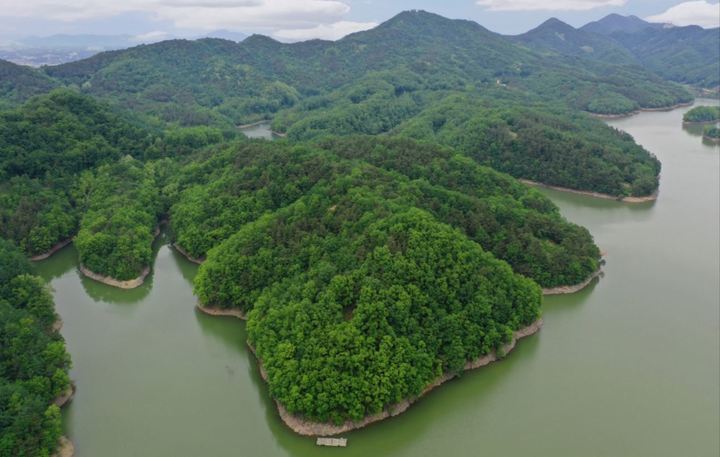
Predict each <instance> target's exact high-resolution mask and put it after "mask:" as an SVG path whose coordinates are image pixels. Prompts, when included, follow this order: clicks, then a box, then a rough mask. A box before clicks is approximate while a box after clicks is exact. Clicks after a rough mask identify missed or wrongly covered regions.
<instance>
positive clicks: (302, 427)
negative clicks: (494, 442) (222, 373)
mask: <svg viewBox="0 0 720 457" xmlns="http://www.w3.org/2000/svg"><path fill="white" fill-rule="evenodd" d="M542 323H543V321H542V319H538V320H536V321H535V322H533V323H532V324H530V325H528V326H527V327H524V328H522V329H520V330H518V331H516V332H515V334H514V335H513V338H512V340H511V341H510V342H509V343H508V344H506V345H505V346H503V348H502V352H503V353H504V354H508V353H509V352H510V351H512V350H513V349H514V348H515V345H516V344H517V341H518V340H520V339H521V338H525V337H526V336H530V335H533V334H535V333H537V332H538V331H539V330H540V328H541V327H542ZM248 347H250V350H251V351H252V352H253V354H255V350H254V348H253V347H252V346H250V345H249V344H248ZM502 357H503V356H498V355H497V354H496V352H491V353H489V354H486V355H484V356H482V357H479V358H477V359H475V360H470V361H468V362H467V363H466V364H465V367H464V371H469V370H474V369H476V368H480V367H483V366H485V365H489V364H490V363H492V362H494V361H496V360H498V359H501V358H502ZM256 358H257V354H256ZM257 360H258V366H259V368H260V375H261V376H262V378H263V379H264V380H265V381H266V382H267V373H265V370H264V369H263V366H262V361H261V360H260V359H259V358H258V359H257ZM458 375H459V373H445V374H443V375H442V376H440V377H438V378H437V379H435V380H434V381H433V382H431V383H430V384H429V385H427V386H426V387H425V389H423V391H422V392H421V393H420V395H418V396H415V397H411V398H408V399H406V400H403V401H401V402H399V403H396V404H394V405H390V406H389V407H387V408H385V409H384V410H383V411H381V412H379V413H376V414H372V415H370V416H366V417H365V418H363V419H360V420H357V421H345V422H344V423H342V424H340V425H336V424H334V423H329V422H313V421H309V420H306V419H304V418H302V417H299V416H296V415H294V414H292V413H290V412H289V411H288V410H287V409H285V407H284V406H283V405H282V404H281V403H280V402H278V401H277V400H276V401H275V405H276V406H277V409H278V413H279V414H280V418H281V419H282V420H283V422H284V423H285V425H287V426H288V427H289V428H290V429H291V430H292V431H294V432H295V433H297V434H299V435H304V436H332V435H338V434H340V433H345V432H349V431H351V430H356V429H359V428H363V427H367V426H368V425H370V424H373V423H375V422H379V421H381V420H383V419H388V418H390V417H395V416H397V415H399V414H402V413H404V412H405V411H407V409H408V408H410V406H411V405H412V404H413V403H415V402H416V401H418V400H420V399H421V398H422V397H424V396H425V395H427V394H428V393H430V392H431V391H432V390H433V389H435V388H436V387H439V386H441V385H442V384H444V383H446V382H447V381H450V380H451V379H453V378H455V377H456V376H458Z"/></svg>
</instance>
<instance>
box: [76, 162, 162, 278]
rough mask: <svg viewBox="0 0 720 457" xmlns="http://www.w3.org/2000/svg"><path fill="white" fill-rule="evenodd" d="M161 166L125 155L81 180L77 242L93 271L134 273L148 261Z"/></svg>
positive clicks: (158, 208) (132, 275) (119, 274)
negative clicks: (144, 163) (80, 215)
mask: <svg viewBox="0 0 720 457" xmlns="http://www.w3.org/2000/svg"><path fill="white" fill-rule="evenodd" d="M163 165H164V164H163V163H162V162H161V163H149V164H146V165H144V166H143V164H142V163H140V162H139V161H137V160H135V159H133V158H131V157H125V158H123V159H122V160H120V161H119V162H116V163H114V164H112V165H103V166H101V167H99V168H98V169H97V171H95V172H94V173H90V172H86V173H85V174H83V175H82V176H81V178H80V184H79V189H78V194H79V195H78V197H77V199H78V201H79V202H81V205H82V206H83V208H84V209H85V210H86V211H85V214H84V215H83V217H82V220H81V222H80V231H79V232H78V235H77V237H76V238H75V246H76V247H77V250H78V253H79V255H80V262H81V263H82V264H83V265H84V266H85V267H87V268H89V269H90V270H91V271H93V272H95V273H99V274H101V275H104V276H110V277H112V278H115V279H118V280H127V279H133V278H135V277H137V276H138V275H139V274H140V272H142V270H143V269H144V268H145V267H146V266H147V265H149V264H150V262H151V260H152V241H153V239H154V231H155V228H156V226H157V224H158V216H159V215H160V214H161V213H162V211H163V208H162V199H161V196H160V190H159V182H158V175H159V174H160V171H159V170H158V169H159V168H162V166H163Z"/></svg>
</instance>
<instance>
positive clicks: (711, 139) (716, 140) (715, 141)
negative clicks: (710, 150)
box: [702, 135, 720, 144]
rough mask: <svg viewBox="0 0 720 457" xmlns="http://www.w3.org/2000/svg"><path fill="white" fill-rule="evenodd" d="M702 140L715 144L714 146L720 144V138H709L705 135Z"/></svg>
mask: <svg viewBox="0 0 720 457" xmlns="http://www.w3.org/2000/svg"><path fill="white" fill-rule="evenodd" d="M702 138H703V140H705V141H709V142H710V143H713V144H718V143H720V138H716V137H711V136H707V135H703V136H702Z"/></svg>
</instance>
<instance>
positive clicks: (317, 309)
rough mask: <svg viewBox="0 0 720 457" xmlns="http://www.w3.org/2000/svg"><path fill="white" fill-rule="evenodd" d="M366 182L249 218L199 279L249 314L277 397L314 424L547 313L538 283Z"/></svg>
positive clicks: (484, 347)
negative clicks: (541, 310) (541, 311)
mask: <svg viewBox="0 0 720 457" xmlns="http://www.w3.org/2000/svg"><path fill="white" fill-rule="evenodd" d="M367 178H368V176H362V175H359V176H355V177H353V178H347V179H344V180H341V181H344V182H343V183H338V186H339V187H338V188H335V187H333V188H331V189H327V190H326V191H325V192H323V193H313V194H312V195H311V196H309V197H307V198H305V199H303V200H301V201H298V202H297V203H295V204H293V205H291V206H290V207H287V208H285V209H282V210H280V211H278V212H277V213H273V214H272V215H268V216H266V217H263V218H260V219H259V220H257V221H255V222H253V223H250V224H248V225H246V226H245V227H243V228H242V229H241V230H240V231H239V232H238V233H237V234H236V235H233V236H232V237H231V238H230V239H228V241H226V242H225V243H223V244H221V245H220V246H218V247H217V248H215V249H214V250H212V251H211V253H210V256H209V259H208V261H207V262H206V263H205V264H203V266H202V267H201V271H200V273H199V275H198V277H197V281H196V291H197V293H198V296H199V297H200V299H201V300H208V299H218V300H219V301H218V302H220V303H223V301H222V300H227V299H232V300H234V301H225V302H224V303H226V304H228V303H229V304H233V305H235V306H240V307H241V308H243V309H252V311H251V312H250V315H249V321H248V331H249V339H250V342H251V344H253V345H254V346H255V348H256V350H257V354H258V357H259V358H260V359H261V360H262V362H263V366H264V368H265V370H266V371H267V373H268V377H269V378H268V381H269V384H270V391H271V394H272V395H273V396H274V397H275V398H277V399H278V400H279V401H280V402H281V403H282V404H283V405H284V406H285V407H286V408H288V410H289V411H291V412H293V413H296V414H301V415H303V416H306V417H308V418H311V419H314V420H321V421H326V420H332V421H336V422H338V421H342V420H344V419H359V418H361V417H363V416H364V415H366V414H371V413H375V412H378V411H380V410H381V409H382V408H384V407H385V406H387V405H389V404H392V403H395V402H397V401H400V400H402V399H404V398H407V397H408V396H411V395H415V394H418V393H419V392H420V391H421V390H422V389H423V387H425V386H426V385H427V384H428V383H430V382H431V381H432V380H433V379H434V378H436V377H437V376H439V375H440V374H441V373H442V372H443V371H458V370H461V369H462V367H463V366H464V364H465V361H466V360H470V359H473V358H476V357H478V356H480V355H483V354H486V353H488V352H490V351H492V350H494V349H496V348H498V347H500V346H501V345H502V344H503V343H505V342H507V341H508V339H509V337H510V335H511V333H512V331H513V330H516V329H518V328H520V327H523V326H525V325H527V324H529V323H531V322H533V321H534V320H535V319H536V318H537V317H538V315H539V305H540V290H539V288H538V287H537V286H536V285H534V284H533V283H532V282H531V281H530V280H528V279H525V278H523V277H521V276H519V275H516V274H514V273H513V272H512V271H511V269H510V268H509V267H508V266H507V264H505V263H504V262H501V261H498V260H496V259H494V258H493V256H492V255H491V254H489V253H485V252H483V250H482V248H481V247H480V246H479V245H478V244H476V243H474V242H473V241H470V240H469V239H467V238H466V237H465V236H464V235H462V234H461V233H460V232H459V231H457V230H454V229H452V228H450V227H449V226H447V225H444V224H442V223H440V222H438V221H437V220H436V219H435V218H434V217H432V216H431V215H429V214H428V213H426V212H424V211H421V210H417V209H411V208H407V207H404V206H398V205H395V204H389V203H388V201H387V200H386V199H384V198H383V197H381V196H380V195H378V194H376V193H375V191H374V190H373V187H374V186H372V185H369V186H367V187H358V184H359V183H361V182H367ZM349 181H353V182H355V181H356V182H357V184H355V185H353V186H352V187H348V188H346V189H343V187H345V186H349V185H351V182H349ZM388 185H391V183H390V182H388ZM374 188H375V189H377V187H374ZM336 192H340V193H336ZM223 270H224V271H225V273H222V271H223ZM229 272H232V273H231V276H232V277H231V278H228V276H229V275H228V274H227V273H229ZM218 280H221V281H223V284H218V283H217V281H218ZM225 285H227V286H229V287H230V289H227V290H226V289H225ZM224 293H228V294H230V295H231V296H232V297H230V296H227V297H226V296H223V294H224Z"/></svg>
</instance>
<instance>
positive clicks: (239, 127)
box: [235, 119, 271, 130]
mask: <svg viewBox="0 0 720 457" xmlns="http://www.w3.org/2000/svg"><path fill="white" fill-rule="evenodd" d="M266 122H271V121H270V120H268V119H263V120H260V121H256V122H251V123H249V124H240V125H236V126H235V128H238V129H240V130H242V129H249V128H251V127H257V126H258V125H262V124H264V123H266Z"/></svg>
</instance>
